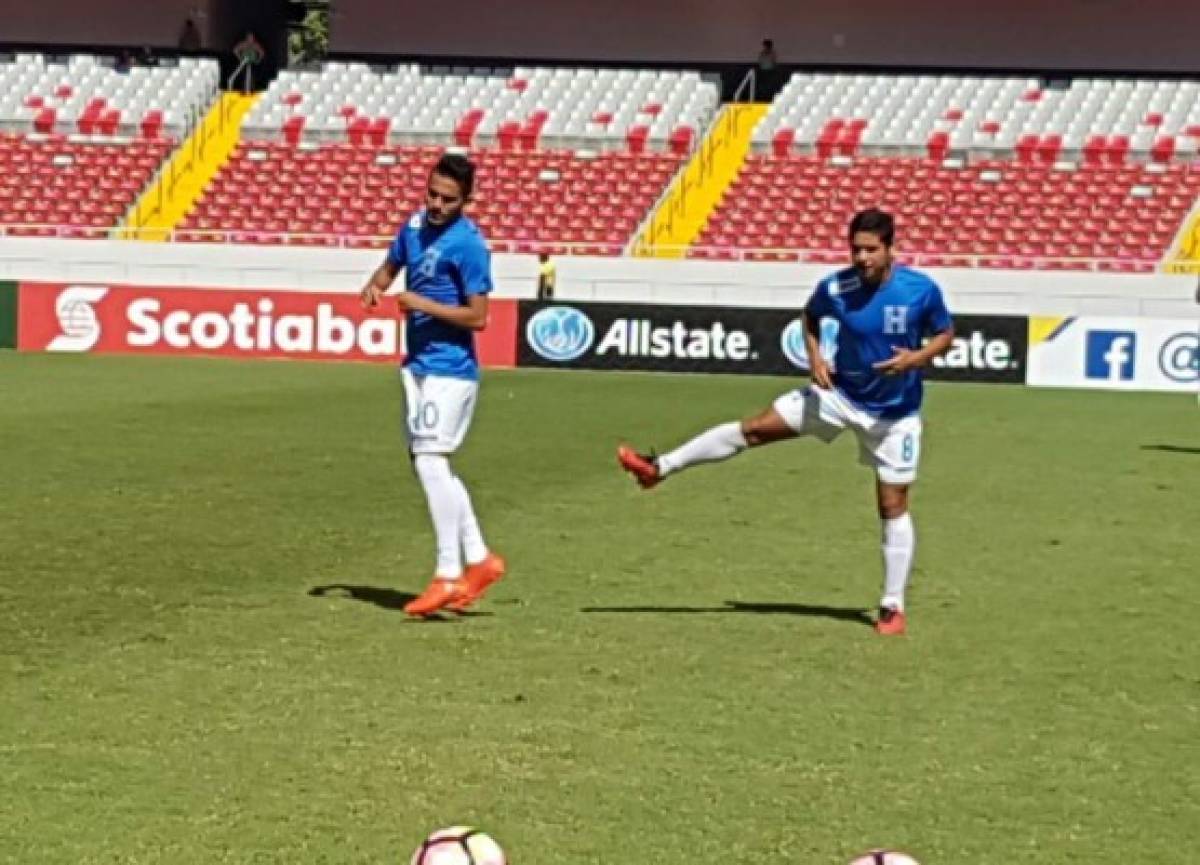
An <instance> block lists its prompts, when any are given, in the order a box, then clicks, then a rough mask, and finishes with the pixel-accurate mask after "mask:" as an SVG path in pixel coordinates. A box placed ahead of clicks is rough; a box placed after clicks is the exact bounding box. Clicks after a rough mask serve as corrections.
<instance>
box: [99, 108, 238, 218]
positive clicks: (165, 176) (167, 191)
mask: <svg viewBox="0 0 1200 865" xmlns="http://www.w3.org/2000/svg"><path fill="white" fill-rule="evenodd" d="M257 99H258V95H257V94H250V95H244V94H241V93H222V94H221V98H220V99H218V100H217V102H216V104H215V105H213V107H212V108H210V109H209V111H208V114H206V115H205V117H204V120H203V121H202V122H201V123H200V124H198V125H197V126H196V128H195V130H193V132H192V134H191V135H190V136H188V138H187V140H186V141H184V142H183V144H182V145H181V146H180V147H179V149H178V150H176V151H175V155H174V156H172V157H171V159H170V160H169V161H168V162H167V164H166V165H165V166H164V167H163V170H162V171H161V172H160V173H159V176H158V180H157V182H155V183H154V184H152V185H151V186H150V187H149V188H148V189H147V190H146V191H145V192H144V193H142V197H141V198H139V199H138V202H137V205H136V206H135V207H134V208H133V210H131V211H130V214H129V217H128V218H127V219H126V220H125V223H124V225H123V226H122V228H123V230H122V231H121V232H119V235H118V236H120V237H124V238H126V239H129V240H148V241H163V240H167V239H168V238H170V236H171V231H172V229H174V228H175V225H176V224H177V223H178V222H179V221H180V220H181V219H183V217H184V215H185V214H186V213H187V212H188V210H190V209H191V207H192V205H193V204H195V202H196V199H197V198H199V197H200V193H201V192H203V191H204V187H205V186H206V185H207V184H208V182H209V181H210V180H212V178H213V176H214V175H216V173H217V171H219V170H220V168H221V166H222V165H224V164H225V162H226V160H228V159H229V154H231V153H232V152H233V148H234V147H235V146H236V145H237V142H238V133H239V130H240V129H241V125H242V118H243V117H244V116H245V115H246V112H247V111H249V110H250V109H251V108H252V107H253V106H254V103H255V101H256V100H257Z"/></svg>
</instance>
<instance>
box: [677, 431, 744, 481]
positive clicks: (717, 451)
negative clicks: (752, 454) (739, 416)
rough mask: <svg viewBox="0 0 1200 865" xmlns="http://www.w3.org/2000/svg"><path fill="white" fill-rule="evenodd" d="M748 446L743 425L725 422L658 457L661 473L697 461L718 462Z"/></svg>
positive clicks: (681, 467) (690, 464)
mask: <svg viewBox="0 0 1200 865" xmlns="http://www.w3.org/2000/svg"><path fill="white" fill-rule="evenodd" d="M746 447H747V444H746V437H745V436H744V435H742V425H741V424H740V423H737V422H731V423H723V424H721V425H720V426H715V427H713V428H712V429H709V430H706V431H704V432H702V433H700V435H698V436H696V437H695V438H694V439H692V440H691V441H689V442H685V443H684V444H683V445H681V446H680V447H677V448H676V449H675V450H673V451H671V452H670V453H669V454H663V455H662V456H660V457H659V458H658V471H659V474H661V475H663V476H664V477H665V476H666V475H669V474H671V473H672V472H677V471H679V470H680V469H686V468H687V467H688V466H694V465H696V464H697V463H716V462H720V461H721V460H727V459H729V458H730V457H733V456H737V455H738V454H740V453H741V452H742V451H744V450H745V449H746Z"/></svg>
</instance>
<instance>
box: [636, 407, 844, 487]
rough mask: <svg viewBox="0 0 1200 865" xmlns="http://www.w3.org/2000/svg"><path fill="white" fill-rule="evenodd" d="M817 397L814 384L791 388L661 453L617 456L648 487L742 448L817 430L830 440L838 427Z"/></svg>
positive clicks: (730, 454) (837, 430) (732, 455)
mask: <svg viewBox="0 0 1200 865" xmlns="http://www.w3.org/2000/svg"><path fill="white" fill-rule="evenodd" d="M821 399H822V397H821V395H820V393H819V392H818V391H817V390H816V389H814V388H804V389H803V390H796V391H791V392H790V393H786V394H784V395H783V396H781V397H779V399H777V400H775V402H774V403H772V405H771V406H770V407H768V408H767V409H765V410H764V411H762V412H759V413H758V414H756V415H754V416H753V417H749V418H747V419H745V420H743V421H740V422H737V421H732V422H729V423H723V424H719V425H717V426H715V427H711V428H710V429H707V430H705V431H704V432H702V433H700V435H698V436H696V437H695V438H693V439H691V440H689V441H687V442H685V443H684V444H682V445H680V446H679V447H678V448H676V449H675V450H673V451H670V452H669V453H665V454H663V455H662V456H660V457H652V456H647V455H644V454H639V453H636V452H635V451H634V450H633V449H632V448H629V447H627V446H624V445H623V446H621V447H620V448H618V450H617V459H618V461H619V462H620V464H621V467H622V468H624V469H625V470H626V471H628V472H630V473H631V474H633V475H634V477H635V478H636V479H637V481H638V483H639V484H641V485H642V486H643V487H646V488H649V487H653V486H655V485H656V484H658V483H659V482H660V481H661V480H663V479H664V478H666V477H667V476H668V475H671V474H674V473H675V472H678V471H682V470H683V469H686V468H689V467H691V466H694V465H701V464H703V463H713V462H722V461H724V460H727V459H730V458H731V457H734V456H737V455H738V454H740V453H741V452H742V451H744V450H746V448H752V447H759V446H761V445H766V444H771V443H772V442H777V441H784V440H785V439H792V438H796V437H797V436H801V435H817V436H818V437H820V438H822V439H824V440H825V441H830V440H832V438H833V437H835V436H836V435H837V434H838V432H840V427H838V426H834V425H831V424H829V423H828V421H827V420H825V419H824V418H823V416H822V412H821V410H820V403H821Z"/></svg>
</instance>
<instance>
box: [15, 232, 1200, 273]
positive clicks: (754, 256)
mask: <svg viewBox="0 0 1200 865" xmlns="http://www.w3.org/2000/svg"><path fill="white" fill-rule="evenodd" d="M143 235H145V236H149V237H153V238H155V239H162V240H169V241H174V242H213V243H248V244H255V245H263V244H265V245H290V246H333V247H341V248H357V249H375V248H379V249H382V248H383V247H384V246H386V245H387V243H388V242H389V241H391V239H392V237H391V235H384V234H354V233H347V234H318V233H311V232H293V231H257V230H247V229H240V228H215V229H214V228H209V229H203V228H176V229H165V228H147V227H144V226H143V227H140V228H133V227H122V226H88V225H63V224H56V223H11V224H0V238H3V237H43V238H64V239H112V240H124V239H132V238H134V237H140V236H143ZM489 244H490V245H491V247H492V250H493V251H494V252H511V253H520V254H529V255H536V254H537V253H538V252H541V251H547V252H550V253H551V254H553V255H568V256H569V255H621V254H622V253H623V252H624V250H625V244H623V243H606V242H600V241H596V242H590V241H564V242H552V241H539V240H531V239H522V238H490V239H489ZM647 249H648V250H650V251H651V252H655V251H657V252H673V253H677V254H682V255H683V256H684V257H687V258H689V259H693V260H697V259H698V260H705V259H708V260H719V261H739V262H746V263H757V262H776V263H786V264H792V265H795V264H814V265H824V266H830V267H834V266H838V265H843V266H848V265H849V259H848V256H847V253H846V251H845V250H844V249H837V250H835V249H815V248H814V249H798V248H794V247H792V248H784V247H774V248H770V247H768V248H755V249H738V248H734V247H728V246H679V245H677V246H664V245H659V246H652V247H647ZM899 257H900V259H901V260H902V261H904V262H905V263H906V264H912V265H916V266H919V267H966V268H987V267H994V266H995V265H994V264H993V263H994V262H997V261H1008V262H1012V263H1013V266H1014V268H1015V269H1021V270H1028V269H1033V270H1065V271H1091V272H1106V273H1113V272H1117V273H1122V272H1123V273H1155V272H1161V270H1160V268H1161V266H1162V261H1161V260H1160V259H1148V258H1118V257H1115V256H1112V257H1107V258H1082V257H1071V256H1044V255H1039V256H1021V255H1000V254H997V253H931V252H914V253H903V254H901V255H900V256H899ZM1170 264H1171V265H1174V266H1176V267H1178V268H1180V271H1179V272H1182V270H1183V268H1190V269H1191V272H1192V273H1200V259H1194V260H1189V261H1180V260H1176V261H1172V262H1170Z"/></svg>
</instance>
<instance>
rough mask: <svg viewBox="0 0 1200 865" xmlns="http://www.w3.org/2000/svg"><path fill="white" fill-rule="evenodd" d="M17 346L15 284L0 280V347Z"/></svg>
mask: <svg viewBox="0 0 1200 865" xmlns="http://www.w3.org/2000/svg"><path fill="white" fill-rule="evenodd" d="M16 347H17V284H16V283H15V282H0V348H16Z"/></svg>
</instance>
